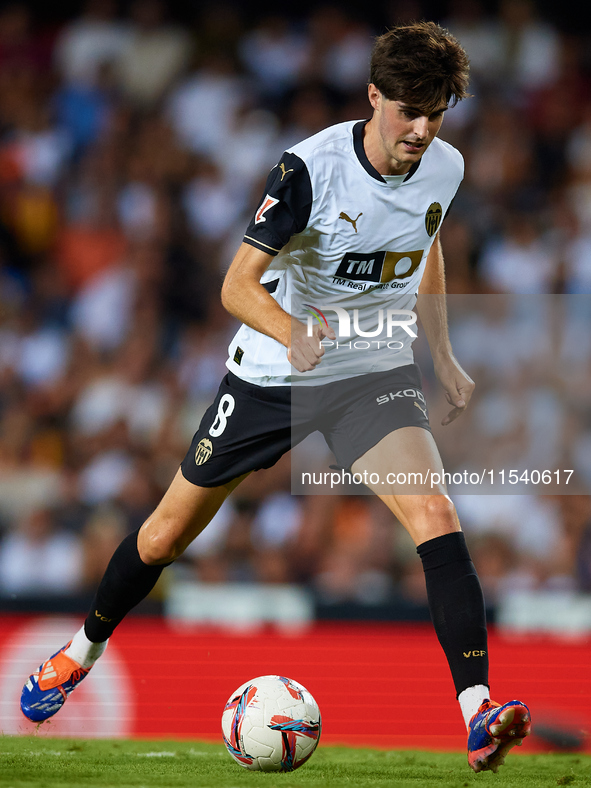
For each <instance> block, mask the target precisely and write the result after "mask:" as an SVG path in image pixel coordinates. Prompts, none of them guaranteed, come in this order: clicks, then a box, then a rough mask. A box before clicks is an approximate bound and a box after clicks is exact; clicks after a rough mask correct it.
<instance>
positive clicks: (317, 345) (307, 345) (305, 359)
mask: <svg viewBox="0 0 591 788" xmlns="http://www.w3.org/2000/svg"><path fill="white" fill-rule="evenodd" d="M324 338H327V339H336V334H335V332H334V331H333V330H332V328H331V327H330V326H325V325H320V323H318V324H316V325H315V326H314V327H313V328H312V333H311V335H310V334H309V332H308V327H307V326H305V325H304V324H303V323H300V321H299V320H296V319H295V318H294V319H292V321H291V341H290V344H289V347H288V348H287V360H288V361H289V362H290V364H291V365H292V366H294V367H295V368H296V369H297V371H298V372H309V371H310V370H311V369H314V367H315V366H317V365H318V364H320V359H321V358H322V356H323V355H324V348H323V347H322V345H321V341H322V340H323V339H324Z"/></svg>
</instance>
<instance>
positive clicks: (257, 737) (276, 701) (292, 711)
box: [222, 676, 322, 772]
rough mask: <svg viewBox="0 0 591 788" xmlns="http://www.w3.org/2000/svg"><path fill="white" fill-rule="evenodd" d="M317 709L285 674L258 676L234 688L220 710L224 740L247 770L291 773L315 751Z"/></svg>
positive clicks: (319, 729)
mask: <svg viewBox="0 0 591 788" xmlns="http://www.w3.org/2000/svg"><path fill="white" fill-rule="evenodd" d="M321 727H322V723H321V720H320V709H319V708H318V704H317V703H316V701H315V700H314V698H313V697H312V696H311V695H310V693H309V692H308V690H307V689H306V688H305V687H302V685H301V684H298V683H297V681H292V680H291V679H286V678H284V676H259V678H258V679H252V681H247V682H246V683H245V684H243V685H242V686H241V687H238V689H237V690H236V692H233V693H232V695H231V696H230V699H229V700H228V702H227V703H226V706H225V708H224V713H223V714H222V733H223V737H224V744H225V745H226V747H227V748H228V752H229V753H230V755H231V756H232V757H233V758H234V760H235V761H236V762H237V763H239V764H240V765H241V766H244V767H245V768H246V769H250V770H252V771H261V772H279V771H281V772H292V771H293V770H294V769H297V768H298V767H300V766H301V765H302V764H303V763H305V762H306V761H307V760H308V758H309V757H310V756H311V755H312V753H313V752H314V750H315V749H316V745H317V744H318V741H319V739H320V731H321Z"/></svg>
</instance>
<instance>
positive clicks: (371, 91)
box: [367, 82, 382, 109]
mask: <svg viewBox="0 0 591 788" xmlns="http://www.w3.org/2000/svg"><path fill="white" fill-rule="evenodd" d="M367 95H368V98H369V103H370V104H371V106H372V107H373V108H374V109H379V108H380V104H381V101H382V94H381V93H380V91H379V90H378V88H377V87H376V86H375V85H374V84H373V82H370V83H369V85H368V86H367Z"/></svg>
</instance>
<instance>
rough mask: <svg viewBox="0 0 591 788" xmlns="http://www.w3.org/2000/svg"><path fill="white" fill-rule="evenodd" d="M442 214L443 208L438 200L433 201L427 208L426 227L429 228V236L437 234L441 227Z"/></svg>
mask: <svg viewBox="0 0 591 788" xmlns="http://www.w3.org/2000/svg"><path fill="white" fill-rule="evenodd" d="M442 216H443V210H442V209H441V205H439V203H438V202H432V203H431V205H430V206H429V207H428V209H427V213H426V214H425V229H426V230H427V233H428V235H429V237H431V236H433V235H435V233H436V232H437V230H438V229H439V225H440V224H441V217H442Z"/></svg>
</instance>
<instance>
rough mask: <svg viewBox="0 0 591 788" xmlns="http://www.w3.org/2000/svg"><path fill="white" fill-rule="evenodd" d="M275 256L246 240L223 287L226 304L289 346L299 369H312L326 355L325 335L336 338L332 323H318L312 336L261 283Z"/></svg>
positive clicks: (290, 356) (291, 358) (248, 322)
mask: <svg viewBox="0 0 591 788" xmlns="http://www.w3.org/2000/svg"><path fill="white" fill-rule="evenodd" d="M272 260H273V256H272V255H270V254H267V253H266V252H263V251H261V250H260V249H257V248H256V247H254V246H251V245H249V244H247V243H242V244H241V245H240V247H239V249H238V252H237V253H236V256H235V257H234V260H233V261H232V265H231V266H230V268H229V270H228V273H227V274H226V278H225V280H224V284H223V287H222V304H223V305H224V307H225V308H226V309H227V310H228V312H229V313H230V314H231V315H233V316H234V317H235V318H237V319H238V320H240V321H241V322H242V323H245V324H246V325H247V326H250V327H251V328H254V329H255V331H260V332H261V333H263V334H266V335H267V336H269V337H271V338H272V339H275V340H277V342H280V343H281V344H282V345H284V346H285V347H286V348H287V358H288V359H289V361H290V363H291V364H292V365H293V366H294V367H295V368H296V369H297V370H298V371H299V372H308V371H309V370H311V369H314V367H315V366H316V365H317V364H319V363H320V360H321V358H322V356H323V355H324V348H323V347H322V345H321V344H320V341H321V339H323V338H324V337H328V338H329V339H335V333H334V331H333V330H332V328H330V327H326V326H322V325H316V326H314V328H313V331H312V336H308V330H307V327H306V326H305V325H304V324H303V323H301V322H300V321H299V320H296V319H295V318H292V317H291V315H289V314H288V313H287V312H286V311H285V310H284V309H282V308H281V307H280V306H279V304H278V303H277V301H275V299H274V298H273V297H272V296H271V295H270V294H269V293H268V292H267V290H265V288H264V287H263V286H262V284H261V283H260V280H261V277H262V275H263V274H264V273H265V271H266V270H267V268H268V267H269V265H270V264H271V261H272Z"/></svg>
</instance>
